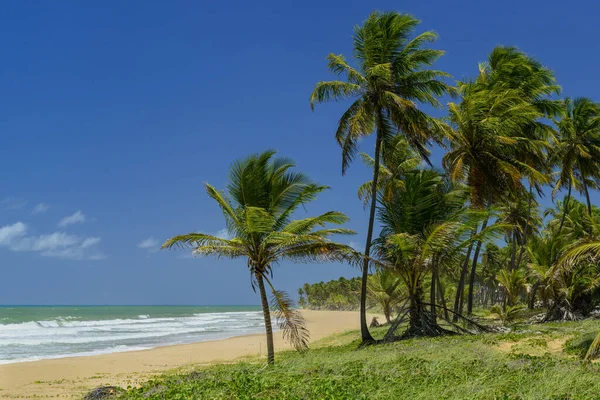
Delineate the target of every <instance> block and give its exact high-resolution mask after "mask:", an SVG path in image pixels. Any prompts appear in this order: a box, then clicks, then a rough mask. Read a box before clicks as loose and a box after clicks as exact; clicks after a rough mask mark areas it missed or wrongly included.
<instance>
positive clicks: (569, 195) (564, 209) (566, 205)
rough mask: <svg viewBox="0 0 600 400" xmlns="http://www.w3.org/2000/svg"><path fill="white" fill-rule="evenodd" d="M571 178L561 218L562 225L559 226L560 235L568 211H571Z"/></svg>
mask: <svg viewBox="0 0 600 400" xmlns="http://www.w3.org/2000/svg"><path fill="white" fill-rule="evenodd" d="M571 189H572V186H571V180H569V192H568V193H567V198H566V199H565V204H563V215H562V218H561V219H560V226H559V227H558V233H557V234H558V235H560V232H561V231H562V227H563V224H564V223H565V218H566V217H567V212H569V200H570V199H571Z"/></svg>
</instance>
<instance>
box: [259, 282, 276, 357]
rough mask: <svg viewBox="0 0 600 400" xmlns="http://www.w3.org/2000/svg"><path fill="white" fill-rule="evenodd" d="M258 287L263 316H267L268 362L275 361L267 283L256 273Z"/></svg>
mask: <svg viewBox="0 0 600 400" xmlns="http://www.w3.org/2000/svg"><path fill="white" fill-rule="evenodd" d="M256 281H257V282H258V289H259V291H260V301H261V303H262V310H263V316H264V317H265V331H266V332H267V362H268V363H269V364H274V363H275V349H274V347H273V327H272V326H271V312H270V311H269V301H268V300H267V292H266V291H265V283H264V282H263V277H262V275H261V274H256Z"/></svg>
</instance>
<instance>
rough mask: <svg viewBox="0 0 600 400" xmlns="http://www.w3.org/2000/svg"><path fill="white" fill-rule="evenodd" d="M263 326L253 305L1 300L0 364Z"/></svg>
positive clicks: (199, 337)
mask: <svg viewBox="0 0 600 400" xmlns="http://www.w3.org/2000/svg"><path fill="white" fill-rule="evenodd" d="M262 332H264V320H263V316H262V312H261V311H260V307H254V306H0V364H8V363H15V362H23V361H35V360H41V359H47V358H63V357H74V356H88V355H95V354H106V353H115V352H122V351H131V350H143V349H150V348H153V347H158V346H168V345H174V344H182V343H193V342H201V341H205V340H218V339H225V338H228V337H233V336H242V335H248V334H253V333H262Z"/></svg>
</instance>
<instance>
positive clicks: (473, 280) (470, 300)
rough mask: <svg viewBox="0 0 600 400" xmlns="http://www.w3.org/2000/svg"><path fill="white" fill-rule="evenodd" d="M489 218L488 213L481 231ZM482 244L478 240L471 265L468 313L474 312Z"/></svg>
mask: <svg viewBox="0 0 600 400" xmlns="http://www.w3.org/2000/svg"><path fill="white" fill-rule="evenodd" d="M489 219H490V216H489V214H488V216H487V217H486V218H485V220H484V221H483V224H482V225H481V230H480V231H479V232H482V231H483V230H484V229H485V228H486V227H487V224H488V221H489ZM481 245H482V241H481V240H480V241H478V242H477V247H476V248H475V254H474V255H473V264H472V266H471V276H470V277H469V297H468V299H467V315H471V313H472V312H473V290H474V285H475V273H476V272H477V259H478V258H479V252H480V251H481ZM461 312H462V309H461Z"/></svg>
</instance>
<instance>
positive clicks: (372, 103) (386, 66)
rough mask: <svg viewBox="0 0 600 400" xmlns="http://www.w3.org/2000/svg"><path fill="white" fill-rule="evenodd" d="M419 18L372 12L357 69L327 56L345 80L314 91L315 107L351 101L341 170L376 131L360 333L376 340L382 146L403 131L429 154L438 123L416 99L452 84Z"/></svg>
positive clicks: (339, 135) (359, 37)
mask: <svg viewBox="0 0 600 400" xmlns="http://www.w3.org/2000/svg"><path fill="white" fill-rule="evenodd" d="M419 22H420V21H419V20H417V19H416V18H414V17H412V16H410V15H406V14H399V13H395V12H390V13H378V12H374V13H372V14H371V15H370V16H369V18H368V19H367V20H366V21H365V22H364V23H363V25H361V26H357V27H355V29H354V58H355V59H356V61H357V68H353V67H352V66H350V64H349V63H348V61H346V59H345V57H344V56H343V55H336V54H330V55H329V56H327V60H328V62H329V63H328V66H329V70H330V71H331V72H333V73H334V74H336V75H338V76H340V77H341V78H342V79H343V80H335V81H327V82H318V83H317V84H316V85H315V88H314V90H313V92H312V94H311V96H310V104H311V107H313V108H314V105H315V104H317V103H322V102H327V101H339V100H352V101H353V102H352V104H351V105H350V107H349V108H348V109H347V110H346V111H345V112H344V114H343V115H342V117H341V118H340V121H339V124H338V128H337V131H336V134H335V137H336V139H337V142H338V143H339V145H340V146H341V148H342V174H344V173H345V172H346V169H347V168H348V166H349V165H350V163H351V162H352V160H353V158H354V156H355V155H356V153H357V151H358V140H359V139H360V138H362V137H365V136H369V135H371V134H373V133H375V155H374V166H373V181H372V189H371V205H370V210H369V227H368V229H367V239H366V244H365V252H364V254H365V256H366V257H365V260H364V264H363V267H362V284H361V295H360V326H361V336H362V340H363V342H365V343H369V342H372V341H373V338H372V336H371V334H370V333H369V329H368V326H367V319H366V294H367V276H368V267H369V261H368V260H369V258H368V257H369V255H370V251H371V240H372V237H373V224H374V221H375V207H376V197H377V196H376V191H377V188H378V187H379V183H378V180H379V164H380V161H381V151H382V146H383V145H385V143H387V142H389V141H390V139H391V138H392V137H393V136H394V135H395V134H396V133H397V132H398V131H399V132H400V133H401V134H402V135H404V137H405V138H406V140H407V141H408V142H409V143H410V145H411V147H413V148H414V149H415V150H416V151H417V152H418V153H419V154H420V155H421V156H422V157H424V158H425V159H427V157H428V155H429V153H428V150H427V143H428V141H429V140H430V139H431V138H432V137H435V136H436V134H437V132H436V131H437V130H438V129H439V125H440V124H439V122H437V121H436V120H435V119H433V118H431V117H429V116H428V115H427V114H425V113H424V112H422V111H421V110H420V109H419V108H418V106H417V103H428V104H431V105H434V106H440V104H439V101H438V100H437V97H439V96H441V95H444V94H446V93H449V92H453V89H452V88H451V87H450V86H448V85H447V84H445V83H444V82H443V81H442V80H441V78H446V77H448V76H449V75H448V74H446V73H444V72H441V71H436V70H430V69H424V67H428V66H431V65H432V64H433V63H434V62H435V61H436V60H437V59H438V58H439V57H440V56H441V55H442V54H443V52H442V51H439V50H432V49H429V48H426V47H425V46H426V45H427V44H428V43H431V42H433V41H435V40H436V39H437V35H436V34H435V33H433V32H424V33H422V34H420V35H418V36H416V37H414V38H413V39H411V36H412V34H413V32H414V29H415V28H416V27H417V25H418V24H419Z"/></svg>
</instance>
